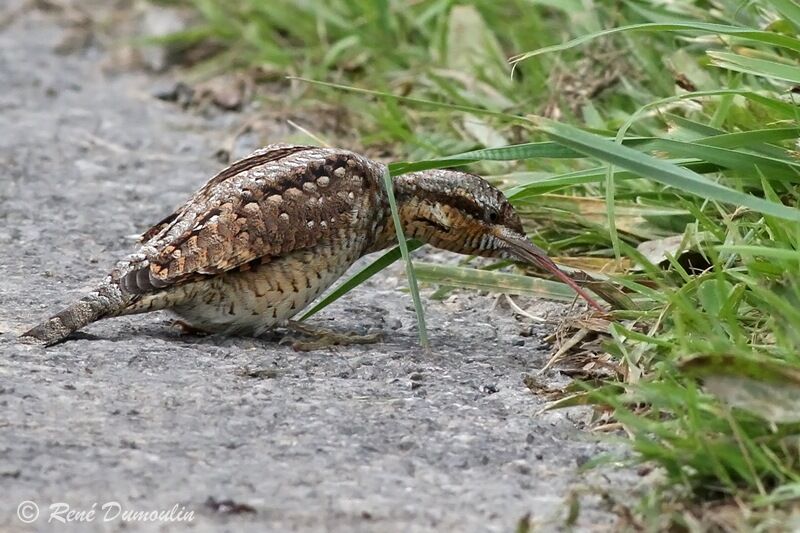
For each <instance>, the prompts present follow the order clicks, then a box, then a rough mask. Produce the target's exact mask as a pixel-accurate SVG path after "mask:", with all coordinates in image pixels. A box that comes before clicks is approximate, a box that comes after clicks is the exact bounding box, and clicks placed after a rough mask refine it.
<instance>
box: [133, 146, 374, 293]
mask: <svg viewBox="0 0 800 533" xmlns="http://www.w3.org/2000/svg"><path fill="white" fill-rule="evenodd" d="M381 172H383V166H382V165H381V164H379V163H375V162H373V161H370V160H369V159H366V158H364V157H362V156H360V155H358V154H355V153H352V152H349V151H345V150H337V149H328V148H315V147H311V146H288V145H277V146H270V147H267V148H265V149H262V150H259V151H257V152H255V153H254V154H252V155H250V156H249V157H247V158H245V159H242V160H240V161H237V162H236V163H234V164H232V165H231V166H229V167H228V168H226V169H225V170H223V171H222V172H220V173H219V174H217V175H216V176H215V177H214V178H212V179H211V180H210V181H209V182H208V183H206V184H205V185H204V186H203V187H202V188H201V189H200V190H199V191H198V192H197V193H195V195H194V196H193V197H192V198H191V199H190V200H189V201H188V202H187V203H186V204H184V205H183V206H181V207H180V208H178V209H177V210H176V211H175V212H174V213H173V214H171V215H170V216H168V217H167V218H165V219H164V220H162V221H161V222H159V223H158V224H156V225H155V226H153V227H152V228H151V229H149V230H148V231H147V232H145V233H144V235H143V242H142V248H143V252H144V254H145V256H146V257H147V261H146V262H144V263H143V264H142V266H141V268H139V269H137V270H136V271H132V272H129V273H127V274H126V275H125V276H124V278H123V280H122V285H123V287H124V288H125V289H127V290H128V291H129V292H132V293H141V292H148V291H152V290H154V289H159V288H163V287H166V286H169V285H172V284H175V283H179V282H182V281H184V280H187V279H192V278H195V277H197V276H204V275H205V276H207V275H214V274H219V273H221V272H226V271H229V270H232V269H235V268H239V267H244V266H245V265H247V264H248V263H250V262H251V261H254V260H256V259H261V260H262V261H265V260H269V258H271V257H277V256H281V255H284V254H287V253H290V252H292V251H295V250H300V249H304V248H309V247H312V246H314V245H315V244H317V243H318V242H320V241H322V240H324V239H336V238H339V236H341V235H342V231H343V230H344V229H345V228H349V227H350V225H351V222H352V217H353V216H354V215H355V213H362V214H363V213H369V212H370V210H371V209H373V208H374V207H375V206H376V205H377V202H378V200H379V198H380V191H379V190H378V189H379V187H380V185H379V183H380V179H379V178H380V173H381ZM376 178H377V179H376Z"/></svg>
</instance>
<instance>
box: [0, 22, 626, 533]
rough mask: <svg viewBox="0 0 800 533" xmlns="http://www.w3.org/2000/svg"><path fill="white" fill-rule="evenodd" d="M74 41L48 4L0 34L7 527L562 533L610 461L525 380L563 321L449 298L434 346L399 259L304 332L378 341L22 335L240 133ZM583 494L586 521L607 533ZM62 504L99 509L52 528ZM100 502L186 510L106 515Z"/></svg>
mask: <svg viewBox="0 0 800 533" xmlns="http://www.w3.org/2000/svg"><path fill="white" fill-rule="evenodd" d="M62 32H63V29H62V28H60V27H59V26H58V25H57V24H56V23H55V22H54V21H53V19H52V18H51V16H50V15H47V14H42V13H40V12H37V11H31V12H27V13H25V14H23V15H22V16H20V17H18V18H16V19H15V20H14V21H13V22H11V23H10V24H8V25H7V26H6V27H5V28H0V304H1V305H0V494H1V496H0V530H2V531H27V530H31V531H35V530H40V531H67V530H74V531H86V530H89V531H118V530H119V531H121V530H124V531H139V530H145V531H151V530H152V531H173V530H183V529H188V530H193V531H218V530H228V531H325V530H329V531H398V532H399V531H512V530H514V528H515V527H516V526H517V523H518V521H519V520H520V519H521V518H522V517H523V516H525V515H530V517H531V519H532V520H533V522H534V523H535V524H536V525H537V528H536V529H535V530H556V529H561V528H562V527H563V526H562V524H563V523H564V520H565V517H566V515H567V510H568V501H569V497H570V494H572V493H573V492H576V491H577V492H580V493H582V494H583V493H585V492H586V487H587V486H589V487H591V486H594V484H597V485H598V486H601V487H602V486H603V484H604V483H606V482H605V481H604V479H605V478H604V477H603V476H601V475H598V474H593V475H592V476H590V477H588V478H587V477H586V476H584V475H582V474H580V473H579V472H578V465H579V464H582V463H583V462H585V461H586V460H587V459H590V458H593V457H595V456H596V455H597V454H599V453H603V452H604V451H606V450H607V449H608V448H609V446H608V445H607V444H603V443H600V442H598V439H597V438H596V437H594V436H593V435H591V434H590V433H588V432H585V431H583V426H584V424H585V422H586V421H588V419H589V413H588V411H586V410H570V411H557V412H547V413H542V414H537V411H539V409H541V408H542V407H543V406H544V405H545V402H544V400H543V399H541V398H537V397H536V396H535V395H534V394H532V393H531V391H530V390H528V388H527V387H526V386H525V384H524V383H523V377H524V375H525V374H535V373H536V372H537V371H538V369H539V368H541V367H542V366H543V364H544V362H545V361H546V357H547V350H548V347H547V346H546V345H545V344H544V343H543V342H542V341H541V339H542V338H544V337H545V336H546V335H547V334H548V333H549V332H550V330H551V329H552V327H553V326H552V325H547V324H537V323H532V322H530V321H529V320H528V319H516V318H514V317H513V316H512V314H511V313H510V312H509V310H508V309H507V308H506V307H503V306H498V307H496V308H493V305H492V304H493V302H494V298H493V297H492V296H480V295H476V294H471V293H467V292H459V293H455V294H454V295H453V296H450V297H449V298H447V299H445V300H444V301H432V300H429V299H426V303H427V311H428V320H429V330H430V336H431V338H432V340H433V349H432V351H431V352H430V353H425V352H423V351H421V350H420V348H419V347H418V346H417V344H416V342H417V341H416V330H415V326H414V317H413V312H412V311H411V302H410V298H409V296H408V294H407V293H406V292H404V291H403V290H402V289H403V287H404V278H403V276H402V271H401V270H400V269H399V268H394V269H392V270H391V271H390V272H389V273H388V274H382V275H380V276H378V277H377V278H375V279H374V280H373V281H372V282H370V283H368V284H367V285H365V286H362V287H361V288H359V289H358V290H356V291H354V292H353V293H352V294H350V295H349V296H348V297H346V298H344V299H343V300H341V301H340V302H338V303H337V304H336V305H335V306H332V307H331V308H329V309H328V310H326V311H325V312H324V313H322V314H321V315H319V316H318V317H315V318H314V319H313V322H314V323H316V324H322V325H326V326H332V327H335V328H337V329H341V330H348V329H355V330H358V329H361V330H362V331H363V330H364V329H378V330H381V331H383V332H384V333H385V335H386V341H385V342H384V343H382V344H377V345H372V346H356V347H343V348H337V349H335V350H324V351H319V352H313V353H295V352H293V351H292V350H291V349H290V348H288V347H285V346H279V345H277V344H276V343H275V342H272V341H270V340H261V339H248V338H223V337H216V336H211V337H192V336H182V335H180V334H179V332H178V331H177V330H176V329H174V328H173V327H171V325H170V324H171V320H170V317H169V316H168V315H166V314H151V315H141V316H136V317H124V318H119V319H113V320H107V321H103V322H100V323H97V324H94V325H92V326H90V327H88V328H86V330H85V333H84V334H82V335H81V336H79V337H78V338H77V339H76V340H71V341H69V342H67V343H64V344H61V345H58V346H55V347H52V348H49V349H42V348H39V347H31V346H25V345H19V344H17V343H16V341H15V338H16V336H17V335H18V334H19V333H21V332H22V331H24V330H25V329H26V328H27V327H29V326H31V325H32V324H34V323H35V322H37V321H38V320H40V319H42V318H44V317H45V315H47V314H48V313H49V312H51V311H55V310H57V309H58V308H60V307H61V306H63V305H66V304H67V303H68V302H70V301H71V300H73V299H75V298H77V297H79V296H80V295H81V294H82V292H84V291H86V290H87V289H89V288H90V287H91V286H92V285H93V284H94V283H95V282H97V281H98V280H99V279H101V278H102V277H103V276H104V274H105V272H106V270H107V269H108V268H109V267H110V266H111V265H112V264H113V262H114V260H115V259H116V258H117V257H120V256H122V255H123V254H125V253H126V252H127V251H128V250H130V249H131V247H132V245H133V240H132V238H131V236H132V235H134V234H137V233H139V232H141V231H142V230H144V229H146V228H147V227H148V226H149V224H150V223H152V222H154V221H157V220H159V219H160V218H162V217H163V216H164V215H165V214H166V213H168V212H169V211H170V210H171V208H173V207H174V206H176V205H177V204H179V203H180V202H182V201H183V200H184V199H186V198H187V197H188V196H189V194H190V193H191V192H193V191H194V190H195V189H196V188H198V187H199V186H200V185H202V184H203V183H204V182H205V180H206V179H207V178H208V177H209V176H211V175H212V174H213V173H215V172H216V171H217V170H218V169H219V168H220V163H219V162H217V161H215V160H214V158H213V157H212V154H213V152H214V147H215V146H216V143H217V142H218V141H219V139H220V138H221V137H222V136H223V135H222V133H221V132H223V131H224V129H225V128H226V127H228V126H229V125H230V120H231V118H230V116H225V115H219V116H217V117H216V118H212V119H209V118H204V117H202V116H199V115H196V114H193V113H190V112H185V111H182V110H180V109H179V108H177V107H176V106H174V105H171V104H168V103H165V102H161V101H159V100H156V99H154V98H152V97H151V96H150V93H151V92H152V87H153V84H154V83H155V80H154V79H153V78H151V77H148V76H147V75H145V74H124V75H120V76H117V77H108V76H105V75H104V74H103V73H102V72H101V71H100V69H99V67H98V63H99V59H100V52H97V51H95V50H92V49H90V50H88V51H84V52H82V53H80V54H72V55H58V54H56V53H55V52H54V51H53V50H54V47H55V45H56V44H57V43H58V42H59V39H60V38H61V34H62ZM283 129H285V127H283V126H281V125H276V131H279V130H283ZM273 140H274V141H276V142H277V141H281V140H282V139H281V138H275V139H273ZM442 258H443V260H446V261H453V260H454V259H455V257H454V256H447V255H444V256H442ZM430 293H431V289H426V290H425V294H426V295H429V294H430ZM533 312H535V313H541V314H550V315H554V314H555V315H557V314H558V313H561V312H563V310H562V308H561V307H560V306H559V305H558V304H552V303H540V304H536V305H535V307H534V310H533ZM531 330H532V335H531V336H526V337H523V336H521V335H520V333H521V332H525V331H531ZM543 379H544V381H545V382H547V383H550V384H553V383H562V384H563V383H564V382H565V380H564V378H561V377H559V376H558V375H557V374H550V375H548V376H545V377H544V378H543ZM587 484H588V485H587ZM598 490H599V489H598ZM588 492H589V494H588V495H583V496H581V498H580V502H581V507H580V514H579V516H578V519H577V526H576V528H577V529H579V530H587V531H588V530H594V531H605V530H608V529H610V528H611V527H612V524H613V523H614V520H615V517H614V515H613V514H612V513H610V511H609V510H608V509H607V508H606V506H604V504H603V502H602V501H601V499H600V498H599V497H598V496H596V495H592V493H593V492H596V491H593V490H589V491H588ZM25 500H30V501H32V502H35V503H36V504H37V505H38V506H39V507H40V510H41V514H40V516H39V517H38V519H37V520H35V521H33V522H32V523H31V524H28V525H26V524H24V523H23V522H21V521H20V519H19V517H18V516H17V508H18V505H19V504H20V503H21V502H23V501H25ZM57 502H65V503H68V504H69V506H70V508H71V509H73V510H79V511H80V510H83V511H87V510H90V509H91V508H92V504H95V503H96V504H97V509H98V515H97V516H96V517H95V519H94V520H92V521H90V522H83V523H76V522H72V523H69V524H60V523H59V522H57V521H53V522H50V523H48V517H49V514H50V510H49V509H48V506H49V505H50V504H53V503H57ZM107 502H119V503H120V505H121V507H122V508H123V509H125V510H132V511H152V510H169V509H172V508H173V507H174V506H178V509H179V510H182V511H183V512H184V515H185V513H187V512H189V511H192V512H193V513H194V518H193V520H192V521H191V522H188V523H179V522H167V523H164V522H146V523H142V522H136V521H128V522H124V521H122V520H120V519H117V520H112V521H110V522H104V521H103V518H102V513H100V512H99V507H100V506H101V505H103V503H107ZM215 502H216V503H215ZM220 502H223V504H222V505H220ZM28 516H30V515H28ZM173 516H175V515H173Z"/></svg>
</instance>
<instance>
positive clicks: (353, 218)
mask: <svg viewBox="0 0 800 533" xmlns="http://www.w3.org/2000/svg"><path fill="white" fill-rule="evenodd" d="M384 172H385V166H384V165H383V164H381V163H377V162H375V161H371V160H369V159H367V158H365V157H363V156H360V155H358V154H355V153H353V152H350V151H347V150H340V149H331V148H316V147H312V146H290V145H271V146H268V147H266V148H264V149H261V150H258V151H256V152H255V153H253V154H251V155H250V156H248V157H247V158H245V159H242V160H241V161H238V162H236V163H234V164H232V165H231V166H229V167H228V168H226V169H225V170H223V171H222V172H220V173H219V174H217V175H216V176H214V177H213V178H212V179H211V180H210V181H209V182H208V183H206V184H205V185H204V186H203V187H202V188H201V189H200V190H199V191H197V193H195V194H194V196H192V197H191V198H190V199H189V201H188V202H186V203H185V204H184V205H183V206H181V207H180V208H178V209H177V210H176V211H175V212H174V213H172V214H171V215H169V216H168V217H166V218H165V219H164V220H162V221H161V222H159V223H158V224H156V225H155V226H153V227H152V228H150V229H149V230H147V231H146V232H145V233H144V234H143V235H142V240H141V244H140V247H139V249H138V250H137V251H136V253H134V254H132V255H130V256H129V257H127V258H126V259H124V260H123V261H120V262H119V263H118V264H117V265H116V266H115V267H114V269H113V270H112V271H111V273H110V274H109V276H108V277H107V278H106V280H105V281H104V282H103V283H102V284H101V285H100V286H99V287H98V288H97V289H96V290H95V291H93V292H92V293H90V294H89V295H87V296H86V297H84V298H83V299H81V300H80V301H78V302H76V303H75V304H73V305H72V306H70V307H68V308H67V309H65V310H64V311H62V312H60V313H58V314H57V315H55V316H53V317H52V318H50V319H49V320H47V321H45V322H43V323H42V324H40V325H38V326H36V327H35V328H33V329H31V330H30V331H28V332H27V333H25V334H23V338H26V339H29V340H34V341H39V342H42V343H45V344H48V345H49V344H54V343H56V342H59V341H61V340H63V339H64V338H66V336H68V335H69V334H70V333H71V332H73V331H75V330H77V329H79V328H81V327H83V326H85V325H86V324H88V323H90V322H93V321H95V320H99V319H101V318H105V317H110V316H119V315H125V314H132V313H141V312H147V311H152V310H158V309H171V310H172V311H174V312H176V313H177V314H178V315H180V316H181V317H182V318H183V319H185V320H186V321H187V322H188V323H189V324H190V325H191V326H192V327H194V328H196V329H201V330H205V331H221V332H226V333H243V334H251V335H258V334H261V333H263V332H264V331H266V330H268V329H270V328H272V327H274V326H276V325H281V324H283V323H285V322H286V321H287V320H288V319H289V318H291V317H292V316H294V315H295V314H296V313H298V312H299V311H300V310H301V309H303V308H304V307H305V306H306V305H308V303H310V302H311V301H312V300H313V299H314V298H316V297H317V296H318V295H319V294H320V293H321V292H322V291H324V290H325V289H326V288H327V287H329V286H330V285H331V284H332V283H333V282H334V281H335V280H336V279H337V278H338V277H340V276H341V275H342V274H343V273H344V272H345V271H346V270H347V268H348V267H349V266H350V265H351V264H352V263H353V262H354V261H355V260H356V259H358V258H359V257H361V256H363V255H364V254H366V253H369V252H373V251H377V250H380V249H383V248H385V247H387V246H389V245H391V244H392V243H393V242H395V232H394V226H393V224H392V221H391V216H390V210H389V204H388V197H387V194H386V191H385V190H384V185H383V181H382V176H383V173H384ZM394 192H395V195H396V197H397V199H398V204H399V207H400V214H401V220H402V221H403V226H404V228H403V229H404V231H405V232H406V235H407V236H409V237H415V238H418V239H420V240H423V241H425V242H427V243H429V244H431V245H433V246H437V247H439V248H444V249H447V250H451V251H455V252H460V253H467V254H476V255H484V256H492V257H515V258H522V259H523V260H526V261H530V262H533V263H536V264H538V265H539V266H542V267H543V268H545V269H547V270H549V271H551V272H552V273H554V274H555V275H556V276H558V277H559V278H561V279H562V280H563V281H565V282H567V283H569V284H570V285H571V286H572V287H573V288H575V289H576V290H577V291H578V292H579V293H581V295H582V296H584V297H585V298H586V299H587V301H589V302H590V303H591V304H592V305H593V306H595V307H597V308H598V309H602V308H600V307H599V306H598V305H597V304H596V303H595V302H594V301H593V300H592V299H591V298H590V297H588V295H586V293H585V292H583V291H582V290H581V289H580V288H579V287H578V286H577V285H576V284H575V283H574V282H573V281H572V280H571V279H570V278H568V277H567V276H566V275H565V274H563V273H562V272H561V271H560V270H559V269H558V268H557V267H556V266H555V265H554V264H553V263H552V261H550V260H549V259H548V258H547V256H546V255H544V253H543V252H542V251H541V250H539V249H538V248H536V247H534V246H533V245H532V244H531V243H530V242H529V241H528V240H527V238H525V235H524V232H523V229H522V224H521V223H520V220H519V217H518V216H517V215H516V213H515V212H514V210H513V208H512V207H511V205H510V204H509V203H508V201H507V200H506V199H505V197H504V196H503V195H502V193H500V192H499V191H498V190H497V189H496V188H494V187H492V186H491V185H490V184H488V183H487V182H485V181H484V180H482V179H481V178H479V177H477V176H474V175H471V174H466V173H462V172H456V171H449V170H434V171H427V172H417V173H410V174H406V175H403V176H399V177H397V178H395V180H394Z"/></svg>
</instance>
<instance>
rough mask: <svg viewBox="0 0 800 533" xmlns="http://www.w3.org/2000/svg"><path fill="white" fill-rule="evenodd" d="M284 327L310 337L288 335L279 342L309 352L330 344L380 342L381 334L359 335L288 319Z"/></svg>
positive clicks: (327, 346)
mask: <svg viewBox="0 0 800 533" xmlns="http://www.w3.org/2000/svg"><path fill="white" fill-rule="evenodd" d="M286 329H288V330H289V331H291V332H294V333H297V334H300V335H303V336H305V337H311V339H309V340H299V339H296V338H294V337H291V336H289V335H287V336H285V337H283V338H282V339H281V340H280V342H279V344H290V345H291V346H292V348H293V349H294V350H295V351H298V352H310V351H314V350H321V349H323V348H329V347H331V346H347V345H350V344H373V343H376V342H380V340H381V338H382V335H381V334H380V333H370V334H367V335H359V334H357V333H350V332H345V333H340V332H338V331H334V330H332V329H327V328H320V327H314V326H309V325H308V324H303V323H302V322H296V321H294V320H290V321H289V322H288V323H287V324H286Z"/></svg>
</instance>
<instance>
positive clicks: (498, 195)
mask: <svg viewBox="0 0 800 533" xmlns="http://www.w3.org/2000/svg"><path fill="white" fill-rule="evenodd" d="M394 190H395V195H396V197H397V202H398V206H399V210H400V217H401V220H402V221H403V229H404V231H405V234H406V236H407V237H409V238H412V237H413V238H415V239H418V240H420V241H423V242H425V243H428V244H430V245H432V246H435V247H437V248H442V249H445V250H449V251H451V252H457V253H461V254H468V255H479V256H484V257H498V258H504V259H514V260H518V261H522V262H526V263H530V264H533V265H535V266H537V267H540V268H542V269H544V270H546V271H548V272H550V273H552V274H553V275H555V276H556V277H558V278H559V279H560V280H561V281H563V282H564V283H567V284H568V285H569V286H570V287H572V288H573V289H574V290H575V291H576V292H577V293H578V294H580V295H581V296H582V297H583V298H584V299H585V300H586V301H587V302H588V303H589V304H590V305H592V306H593V307H595V308H596V309H598V310H601V311H603V312H605V311H604V309H603V308H602V307H600V305H599V304H597V302H595V301H594V299H593V298H592V297H591V296H589V295H588V294H587V293H586V291H584V290H583V289H582V288H581V287H580V286H578V284H577V283H575V281H574V280H573V279H572V278H570V277H569V276H568V275H566V274H565V273H564V272H562V271H561V269H559V268H558V266H556V264H555V263H554V262H553V261H552V260H551V259H550V258H549V257H548V256H547V254H546V253H545V252H544V250H542V249H541V248H539V247H538V246H536V245H534V244H533V243H532V242H531V241H530V240H529V239H528V237H527V236H526V235H525V230H524V229H523V227H522V221H521V220H520V218H519V215H518V214H517V213H516V211H515V210H514V208H513V207H512V206H511V203H510V202H509V201H508V199H507V198H506V197H505V196H504V195H503V193H502V192H500V190H498V189H497V188H496V187H494V186H493V185H491V184H490V183H488V182H487V181H486V180H484V179H483V178H481V177H479V176H476V175H474V174H469V173H466V172H459V171H454V170H428V171H423V172H412V173H409V174H403V175H400V176H397V177H396V178H394Z"/></svg>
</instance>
